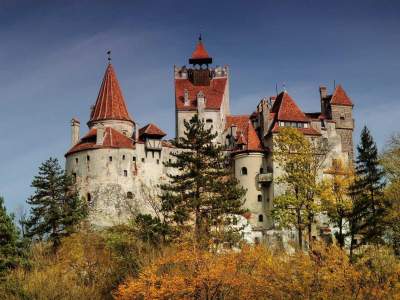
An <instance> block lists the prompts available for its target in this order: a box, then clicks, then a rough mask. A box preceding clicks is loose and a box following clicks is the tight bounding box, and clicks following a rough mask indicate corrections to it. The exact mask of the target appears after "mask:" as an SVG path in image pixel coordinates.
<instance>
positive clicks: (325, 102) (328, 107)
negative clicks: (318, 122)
mask: <svg viewBox="0 0 400 300" xmlns="http://www.w3.org/2000/svg"><path fill="white" fill-rule="evenodd" d="M319 90H320V96H321V113H322V114H323V115H325V116H326V117H327V118H328V119H331V120H333V121H335V123H336V132H337V133H338V134H339V135H340V139H341V143H342V151H343V152H345V153H347V155H348V158H349V161H350V162H351V161H353V160H354V145H353V131H354V119H353V107H354V105H353V102H352V101H351V99H350V97H349V96H347V94H346V92H345V90H344V89H343V87H342V86H341V85H338V86H337V87H335V90H334V91H333V93H332V95H328V94H327V89H326V87H324V86H321V87H320V88H319Z"/></svg>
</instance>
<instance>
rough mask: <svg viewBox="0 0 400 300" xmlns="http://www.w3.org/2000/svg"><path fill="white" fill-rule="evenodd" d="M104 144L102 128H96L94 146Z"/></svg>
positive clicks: (101, 126)
mask: <svg viewBox="0 0 400 300" xmlns="http://www.w3.org/2000/svg"><path fill="white" fill-rule="evenodd" d="M103 142H104V126H103V125H100V126H99V127H97V134H96V145H103Z"/></svg>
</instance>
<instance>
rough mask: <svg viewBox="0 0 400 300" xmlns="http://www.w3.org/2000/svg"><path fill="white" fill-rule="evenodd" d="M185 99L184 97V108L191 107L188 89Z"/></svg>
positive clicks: (185, 92)
mask: <svg viewBox="0 0 400 300" xmlns="http://www.w3.org/2000/svg"><path fill="white" fill-rule="evenodd" d="M183 97H184V100H183V101H184V102H183V105H184V106H189V105H190V102H189V91H188V90H187V89H185V91H184V96H183Z"/></svg>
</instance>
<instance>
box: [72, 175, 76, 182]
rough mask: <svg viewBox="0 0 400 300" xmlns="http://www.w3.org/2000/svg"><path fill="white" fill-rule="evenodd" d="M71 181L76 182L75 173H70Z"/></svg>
mask: <svg viewBox="0 0 400 300" xmlns="http://www.w3.org/2000/svg"><path fill="white" fill-rule="evenodd" d="M72 181H73V182H74V183H75V182H76V173H72Z"/></svg>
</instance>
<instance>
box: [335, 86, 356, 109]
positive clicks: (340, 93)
mask: <svg viewBox="0 0 400 300" xmlns="http://www.w3.org/2000/svg"><path fill="white" fill-rule="evenodd" d="M331 104H333V105H345V106H353V102H352V101H351V100H350V98H349V96H347V94H346V92H345V91H344V89H343V88H342V86H341V85H340V84H339V85H338V86H337V87H336V88H335V90H334V92H333V94H332V98H331Z"/></svg>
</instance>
